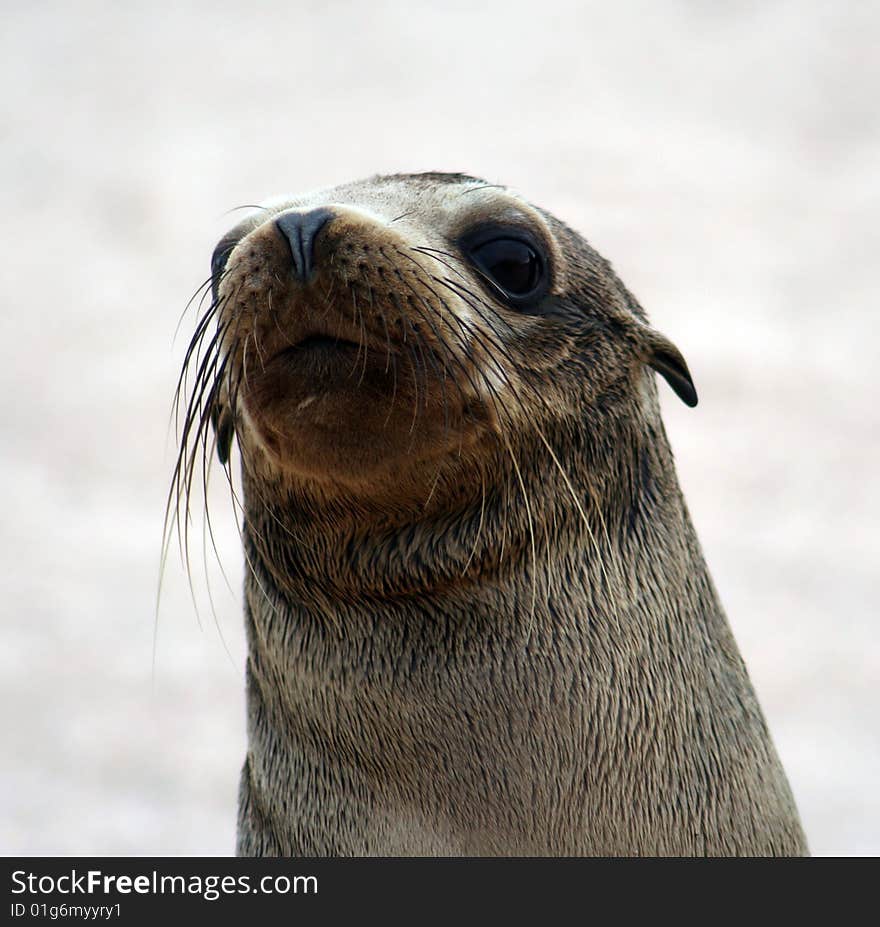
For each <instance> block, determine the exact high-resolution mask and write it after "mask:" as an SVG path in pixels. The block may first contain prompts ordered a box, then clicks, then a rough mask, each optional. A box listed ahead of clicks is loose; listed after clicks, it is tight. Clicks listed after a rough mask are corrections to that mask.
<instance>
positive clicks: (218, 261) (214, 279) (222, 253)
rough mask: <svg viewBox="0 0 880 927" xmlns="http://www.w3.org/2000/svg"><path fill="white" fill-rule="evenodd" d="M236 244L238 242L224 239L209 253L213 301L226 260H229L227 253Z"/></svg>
mask: <svg viewBox="0 0 880 927" xmlns="http://www.w3.org/2000/svg"><path fill="white" fill-rule="evenodd" d="M236 244H238V242H236V241H231V242H230V241H227V240H225V239H224V240H223V241H221V242H220V244H219V245H217V247H216V248H215V249H214V253H213V254H212V255H211V292H212V294H213V296H214V301H215V302H216V301H217V291H218V289H219V287H220V277H221V276H222V274H223V271H224V270H226V262H227V261H228V260H229V255H230V253H231V251H232V249H233V248H234V247H235V246H236Z"/></svg>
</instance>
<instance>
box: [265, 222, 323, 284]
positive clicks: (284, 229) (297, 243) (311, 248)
mask: <svg viewBox="0 0 880 927" xmlns="http://www.w3.org/2000/svg"><path fill="white" fill-rule="evenodd" d="M333 218H335V214H334V212H333V211H332V210H330V209H311V210H309V211H308V212H286V213H284V215H282V216H279V217H278V218H277V219H276V220H275V225H276V226H277V227H278V230H279V231H280V232H281V234H282V235H283V236H284V237H285V239H286V240H287V243H288V244H289V245H290V254H291V257H292V258H293V268H294V271H295V273H296V275H297V277H299V279H300V280H302V281H303V282H305V281H307V280H308V279H309V277H310V276H311V275H312V270H313V268H314V261H315V239H316V238H317V237H318V232H320V231H321V229H322V228H323V227H324V226H325V225H326V224H327V223H328V222H329V221H330V220H331V219H333Z"/></svg>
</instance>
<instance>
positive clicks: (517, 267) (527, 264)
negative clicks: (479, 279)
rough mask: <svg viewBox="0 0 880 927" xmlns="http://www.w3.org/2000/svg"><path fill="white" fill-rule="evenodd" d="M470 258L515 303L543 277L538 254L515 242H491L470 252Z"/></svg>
mask: <svg viewBox="0 0 880 927" xmlns="http://www.w3.org/2000/svg"><path fill="white" fill-rule="evenodd" d="M470 257H471V260H472V261H473V262H474V263H475V264H476V265H477V267H479V269H480V270H481V271H483V273H484V274H486V276H487V277H489V279H490V280H491V281H492V282H493V283H495V284H496V285H497V286H498V287H500V289H501V290H503V291H504V293H505V295H507V296H510V297H513V298H514V299H522V298H524V297H527V296H529V295H531V294H532V293H534V292H535V290H536V289H537V288H538V285H539V284H540V283H541V281H542V279H543V276H544V265H543V262H542V261H541V258H540V256H539V255H538V252H537V251H536V250H535V249H534V248H533V247H532V246H531V245H530V244H529V243H528V242H525V241H522V240H520V239H518V238H492V239H490V240H489V241H486V242H483V244H480V245H477V246H476V247H475V248H473V249H472V250H471V252H470Z"/></svg>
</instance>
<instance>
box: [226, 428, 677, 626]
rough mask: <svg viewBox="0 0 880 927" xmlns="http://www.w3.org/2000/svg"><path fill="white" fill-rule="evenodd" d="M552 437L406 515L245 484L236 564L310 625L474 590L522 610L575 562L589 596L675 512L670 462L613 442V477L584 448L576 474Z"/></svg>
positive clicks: (445, 476) (450, 482)
mask: <svg viewBox="0 0 880 927" xmlns="http://www.w3.org/2000/svg"><path fill="white" fill-rule="evenodd" d="M560 430H561V434H556V433H555V432H554V430H553V429H552V428H548V429H547V430H546V431H545V432H542V434H544V436H545V440H546V441H547V445H546V446H543V445H540V444H538V445H536V444H535V442H534V441H532V440H530V441H529V442H528V446H527V447H522V448H514V447H512V446H511V447H507V448H504V449H503V450H502V451H501V452H499V453H498V454H497V455H494V456H492V457H491V458H486V457H485V456H484V457H481V458H476V459H474V460H465V461H464V462H456V465H450V466H449V467H448V468H447V469H445V470H444V469H443V468H441V469H440V470H439V471H438V472H437V474H436V477H435V478H434V480H433V482H432V484H431V485H430V487H429V488H428V491H427V493H426V495H425V496H424V497H423V498H422V499H420V500H419V501H418V502H417V503H414V504H410V505H403V504H397V505H396V506H388V505H387V504H385V503H384V502H383V501H381V500H377V499H375V498H366V497H362V496H358V495H357V494H354V493H350V492H349V493H342V492H339V493H337V494H335V495H334V494H330V495H327V494H326V493H321V492H312V493H309V492H308V491H306V490H304V489H303V488H302V486H300V487H298V488H295V487H292V486H291V485H290V484H287V485H286V486H282V485H278V486H275V487H274V488H273V487H271V486H270V485H269V484H268V483H267V482H266V480H265V479H261V480H259V481H255V480H254V479H252V478H250V477H249V475H248V473H247V470H245V471H244V473H243V483H244V502H245V506H244V508H245V511H246V512H247V513H248V515H247V518H246V521H245V524H244V535H245V538H246V541H247V544H248V548H249V554H248V558H247V561H248V564H249V565H250V566H252V567H253V566H259V568H260V570H261V571H262V572H263V574H264V576H265V580H266V581H268V582H269V584H270V585H271V587H272V589H273V590H274V591H276V592H277V593H278V594H279V595H281V596H283V597H284V598H286V599H288V600H289V601H290V602H291V603H297V602H298V603H301V604H305V605H309V604H317V605H318V606H319V611H321V610H323V611H326V610H327V608H332V607H333V606H334V603H335V602H340V601H345V602H354V601H361V602H363V603H365V604H366V605H367V606H370V605H375V604H376V603H382V602H389V601H405V600H412V599H418V598H422V599H430V598H432V597H443V596H445V595H447V594H448V593H449V592H450V590H461V589H463V588H465V587H467V586H468V585H469V584H475V583H484V584H485V583H494V584H496V585H498V586H502V585H504V586H507V587H509V588H516V589H517V590H519V591H520V592H522V594H523V597H524V598H531V597H532V596H533V590H532V586H533V585H534V584H535V583H536V582H537V579H536V576H537V574H538V573H540V572H541V571H545V570H553V569H555V567H554V566H553V564H554V563H556V562H560V561H568V562H571V563H581V562H585V567H584V568H585V569H586V570H587V572H591V571H594V572H595V574H596V577H597V583H601V578H602V576H603V574H606V575H607V573H608V569H609V565H610V564H616V565H617V567H618V569H619V565H620V564H621V563H622V562H623V559H624V558H625V557H626V550H627V548H628V546H629V545H630V543H631V541H632V537H633V536H634V535H635V534H636V533H637V532H638V531H639V530H641V528H642V526H643V523H644V522H645V521H646V520H649V519H650V518H651V516H652V514H653V508H654V506H660V505H662V506H664V507H667V508H668V507H670V506H673V507H675V506H679V505H680V493H679V492H678V486H677V483H676V481H675V475H674V472H672V470H671V459H670V457H669V455H668V453H663V452H659V453H658V450H657V444H656V442H653V443H652V445H647V444H645V443H644V442H643V441H642V440H641V439H640V437H639V434H638V433H636V432H631V433H630V432H628V431H626V430H621V431H620V433H619V434H617V436H616V438H615V444H616V446H617V456H616V459H615V462H614V466H613V467H609V466H607V465H605V461H606V457H605V456H604V455H603V454H602V453H601V448H599V447H596V446H593V445H592V443H591V442H590V441H589V439H588V438H587V437H585V439H584V442H583V445H582V446H581V447H579V448H578V452H579V456H578V460H577V462H576V463H575V464H572V463H571V461H570V460H569V461H568V462H567V463H565V464H564V463H563V462H562V459H564V458H563V449H562V442H566V443H567V444H568V450H569V451H570V450H571V441H572V438H571V436H570V435H569V434H568V431H567V429H566V428H565V427H562V428H561V429H560ZM657 440H658V441H660V442H663V441H664V440H665V439H664V438H663V437H659V438H658V439H657ZM561 458H562V459H561ZM463 471H464V472H463Z"/></svg>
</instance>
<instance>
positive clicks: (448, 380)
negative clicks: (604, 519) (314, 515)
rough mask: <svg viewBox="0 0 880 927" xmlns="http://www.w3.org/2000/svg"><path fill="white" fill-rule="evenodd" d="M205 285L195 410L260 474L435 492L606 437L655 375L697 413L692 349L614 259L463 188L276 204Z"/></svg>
mask: <svg viewBox="0 0 880 927" xmlns="http://www.w3.org/2000/svg"><path fill="white" fill-rule="evenodd" d="M211 288H212V292H213V300H212V303H211V307H210V309H209V311H208V313H206V315H205V317H203V319H202V320H201V323H200V325H199V328H198V330H197V336H198V337H201V338H202V343H203V344H204V342H205V341H206V340H207V339H208V338H209V337H210V338H211V340H210V347H209V349H208V350H207V351H205V352H204V354H205V357H206V358H207V357H208V355H211V360H210V363H209V364H208V365H207V366H206V367H204V369H203V370H202V371H201V373H202V375H201V379H200V381H199V382H200V384H201V388H202V395H201V397H200V402H199V404H198V405H197V408H198V409H200V410H204V411H206V412H207V415H202V418H203V419H206V418H210V419H211V420H212V421H213V423H214V426H215V430H216V434H217V451H218V454H219V456H220V459H221V460H222V461H224V462H225V461H226V459H227V458H228V456H229V450H230V444H231V442H232V439H233V436H235V437H237V440H238V443H239V446H240V448H241V451H242V459H243V461H244V462H245V464H246V465H247V466H248V467H250V468H252V469H254V470H255V471H260V472H261V473H262V474H263V478H264V480H265V479H267V478H268V475H271V477H272V479H273V480H280V481H281V482H285V481H289V482H293V483H297V484H298V485H300V486H302V485H311V486H313V487H318V488H320V490H321V491H322V492H325V493H326V492H330V493H332V492H333V487H336V488H339V489H344V490H345V491H346V492H347V493H354V494H356V495H357V494H367V495H369V494H376V493H381V492H386V493H389V492H390V493H391V494H392V495H393V494H397V495H398V496H399V495H400V494H401V493H402V492H404V489H403V487H404V486H408V485H412V487H414V491H415V492H417V493H423V492H424V485H425V481H426V480H430V479H431V478H432V475H433V474H436V473H437V472H438V468H439V469H440V470H442V469H443V468H444V467H447V466H450V467H453V468H454V465H455V464H454V462H456V461H457V462H459V464H460V462H461V461H462V460H465V461H468V462H469V463H472V462H473V459H474V458H475V457H480V458H481V459H483V460H484V461H485V460H486V459H491V458H492V455H493V454H494V453H502V452H506V453H510V452H511V448H512V447H513V446H514V445H516V444H517V443H518V444H520V445H522V444H523V443H525V444H528V443H529V442H534V441H536V440H537V438H536V437H535V435H536V434H537V433H540V434H541V435H546V434H547V433H548V432H549V431H553V430H557V431H558V430H559V428H560V427H561V428H563V430H564V429H566V428H569V429H570V428H575V429H581V428H586V429H587V430H588V431H592V432H595V433H596V434H600V433H601V431H602V428H603V420H605V419H609V418H610V419H613V418H614V417H616V416H620V415H622V414H624V412H625V410H624V409H623V407H624V406H628V405H629V406H631V405H632V401H633V397H640V396H646V395H647V396H648V397H650V395H651V394H652V390H653V386H652V385H651V386H650V387H649V388H648V389H647V390H645V389H641V388H640V384H644V383H645V382H646V378H647V373H646V370H647V369H648V368H653V369H655V370H657V371H659V372H660V373H661V374H663V376H664V377H665V378H666V379H667V380H668V381H669V383H670V384H671V385H672V387H673V388H674V389H675V390H676V392H677V393H678V394H679V396H681V398H682V399H683V400H684V401H685V402H687V403H688V404H691V405H693V404H695V403H696V392H695V391H694V387H693V383H692V381H691V378H690V374H689V372H688V369H687V365H686V364H685V362H684V360H683V358H682V357H681V355H680V353H679V352H678V351H677V349H676V348H675V347H674V346H673V345H672V344H671V343H670V342H669V341H667V339H665V338H664V337H663V336H662V335H660V334H659V333H657V332H655V331H654V330H653V329H651V328H649V327H648V325H647V323H646V321H645V317H644V314H643V312H642V310H641V309H640V308H639V306H638V304H637V303H636V302H635V300H634V299H633V297H632V296H631V295H630V294H629V293H628V292H627V290H626V289H625V287H624V286H623V285H622V284H621V283H620V281H619V280H618V278H617V277H616V275H615V274H614V273H613V271H612V270H611V267H610V265H609V264H608V263H607V262H606V261H605V260H604V259H603V258H601V257H600V256H599V255H598V254H597V253H596V252H595V251H594V250H593V249H592V248H591V247H590V246H589V245H588V244H587V243H586V242H585V241H584V240H583V239H582V238H581V237H580V236H579V235H578V234H576V233H575V232H573V231H572V230H571V229H569V228H567V227H566V226H565V225H563V224H562V223H561V222H559V221H558V220H557V219H555V218H554V217H553V216H551V215H549V214H548V213H546V212H544V211H543V210H541V209H538V208H536V207H534V206H532V205H531V204H529V203H528V202H526V201H525V200H524V199H522V198H521V197H520V196H518V195H517V194H516V193H514V192H512V191H511V190H509V189H506V188H504V187H501V186H498V185H495V184H489V183H486V182H485V181H482V180H479V179H477V178H473V177H469V176H465V175H461V174H416V175H393V176H382V177H374V178H372V179H369V180H366V181H362V182H358V183H352V184H348V185H344V186H339V187H334V188H330V189H323V190H318V191H315V192H312V193H307V194H303V195H301V196H292V197H279V198H275V199H273V200H271V201H269V202H266V203H264V204H262V205H261V206H260V207H258V208H255V209H254V210H252V211H251V212H250V213H249V214H248V215H247V216H246V218H245V219H244V220H243V221H241V222H240V223H239V224H238V225H236V226H235V228H233V229H231V230H230V231H229V232H228V233H227V234H226V235H225V236H224V237H223V238H222V240H221V241H220V242H219V244H218V245H217V248H216V250H215V252H214V256H213V260H212V274H211ZM636 401H637V402H638V401H641V400H639V399H638V398H637V400H636ZM648 401H649V402H650V398H649V399H648ZM628 414H631V410H630V413H628ZM542 440H545V439H543V438H542ZM545 443H546V440H545Z"/></svg>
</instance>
